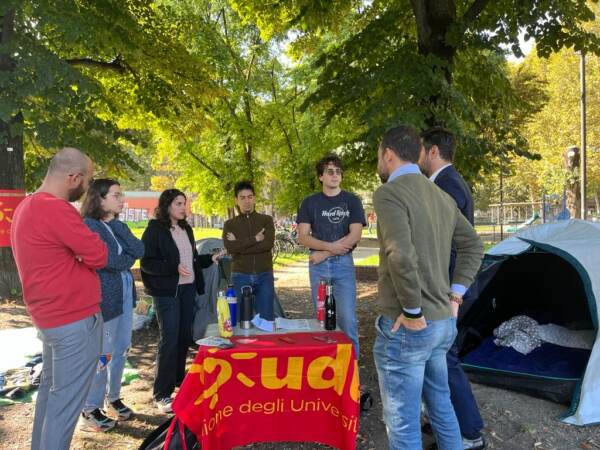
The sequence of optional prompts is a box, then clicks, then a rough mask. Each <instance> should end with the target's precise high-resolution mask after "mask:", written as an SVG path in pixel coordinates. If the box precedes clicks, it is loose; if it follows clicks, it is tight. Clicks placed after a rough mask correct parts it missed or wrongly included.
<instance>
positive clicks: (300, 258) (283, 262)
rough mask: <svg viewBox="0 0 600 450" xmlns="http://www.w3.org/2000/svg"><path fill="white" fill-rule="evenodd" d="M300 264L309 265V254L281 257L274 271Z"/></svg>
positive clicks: (276, 261)
mask: <svg viewBox="0 0 600 450" xmlns="http://www.w3.org/2000/svg"><path fill="white" fill-rule="evenodd" d="M298 263H308V254H306V253H295V254H291V255H279V256H277V259H276V260H275V262H274V263H273V269H274V270H277V269H281V268H283V267H287V266H291V265H293V264H298Z"/></svg>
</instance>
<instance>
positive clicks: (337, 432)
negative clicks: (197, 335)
mask: <svg viewBox="0 0 600 450" xmlns="http://www.w3.org/2000/svg"><path fill="white" fill-rule="evenodd" d="M315 337H316V338H317V339H315ZM319 339H320V340H319ZM232 341H233V342H234V343H235V348H232V349H227V350H219V349H214V348H207V347H200V348H199V351H198V354H197V355H196V358H195V360H194V364H192V366H191V368H190V370H189V372H188V374H187V376H186V378H185V380H184V382H183V384H182V386H181V389H180V390H179V393H178V395H177V397H176V399H175V401H174V402H173V409H174V411H175V414H176V416H177V417H178V418H179V419H181V420H182V421H183V423H184V424H185V425H186V426H187V427H188V428H189V429H190V430H191V431H192V432H194V434H196V436H197V438H198V440H199V441H200V443H201V444H202V448H203V449H206V450H229V449H230V448H232V447H235V446H243V445H247V444H250V443H254V442H282V441H294V442H303V441H304V442H319V443H322V444H326V445H329V446H331V447H336V448H339V449H343V450H354V448H355V446H356V434H357V432H358V420H359V396H360V394H359V379H358V364H357V362H356V359H355V357H354V351H353V349H352V344H351V343H350V341H349V340H348V338H347V337H346V335H344V334H343V333H339V332H334V333H331V332H325V333H293V334H285V335H262V336H252V337H251V338H242V337H233V338H232ZM325 341H327V342H325Z"/></svg>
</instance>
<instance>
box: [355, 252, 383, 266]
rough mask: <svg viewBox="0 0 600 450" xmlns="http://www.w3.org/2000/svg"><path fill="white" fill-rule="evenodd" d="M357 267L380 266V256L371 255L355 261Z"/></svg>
mask: <svg viewBox="0 0 600 450" xmlns="http://www.w3.org/2000/svg"><path fill="white" fill-rule="evenodd" d="M354 265H355V266H375V267H378V266H379V255H371V256H367V257H366V258H361V259H357V260H356V261H354Z"/></svg>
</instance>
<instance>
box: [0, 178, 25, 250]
mask: <svg viewBox="0 0 600 450" xmlns="http://www.w3.org/2000/svg"><path fill="white" fill-rule="evenodd" d="M24 198H25V191H22V190H7V189H0V247H10V226H11V224H12V218H13V214H14V213H15V209H17V206H18V204H19V203H21V200H23V199H24Z"/></svg>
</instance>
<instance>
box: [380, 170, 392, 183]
mask: <svg viewBox="0 0 600 450" xmlns="http://www.w3.org/2000/svg"><path fill="white" fill-rule="evenodd" d="M377 175H379V179H380V180H381V182H382V183H383V184H385V183H387V180H388V179H389V178H390V174H389V173H385V172H384V171H383V170H379V171H377Z"/></svg>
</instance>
